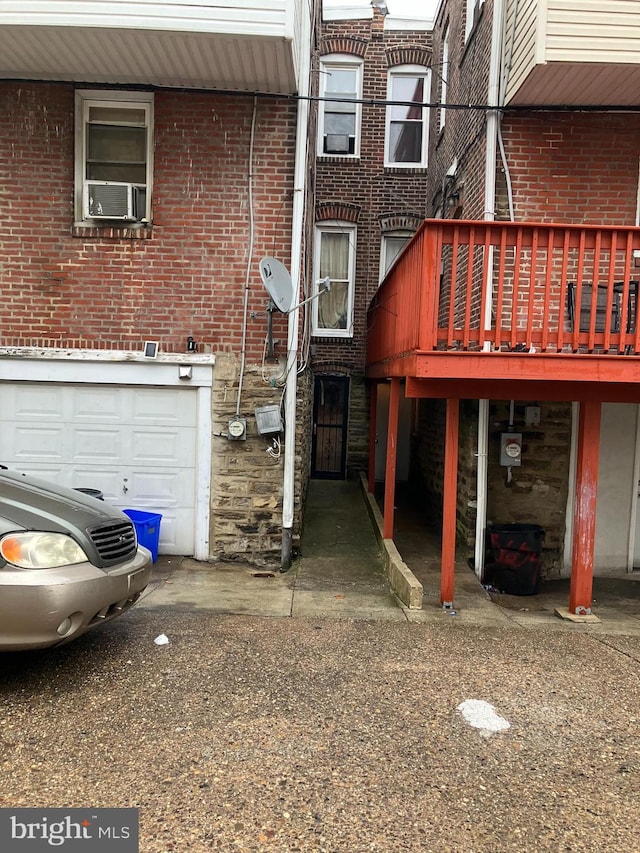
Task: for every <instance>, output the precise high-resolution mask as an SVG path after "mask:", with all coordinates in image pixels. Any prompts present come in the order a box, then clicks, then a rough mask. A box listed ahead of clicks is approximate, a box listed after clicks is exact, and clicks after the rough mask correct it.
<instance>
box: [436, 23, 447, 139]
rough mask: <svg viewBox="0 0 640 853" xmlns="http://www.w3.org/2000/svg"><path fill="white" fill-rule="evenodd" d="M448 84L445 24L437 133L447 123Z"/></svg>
mask: <svg viewBox="0 0 640 853" xmlns="http://www.w3.org/2000/svg"><path fill="white" fill-rule="evenodd" d="M448 82H449V25H448V24H447V26H446V28H445V31H444V33H443V36H442V60H441V62H440V104H441V106H440V117H439V119H438V132H440V131H441V130H442V128H443V127H444V126H445V124H446V121H447V111H446V109H445V104H446V103H447V89H448Z"/></svg>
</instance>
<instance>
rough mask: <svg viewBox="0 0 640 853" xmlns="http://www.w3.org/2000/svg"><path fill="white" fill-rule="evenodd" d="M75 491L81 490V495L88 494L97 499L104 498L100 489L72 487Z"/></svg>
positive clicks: (101, 499)
mask: <svg viewBox="0 0 640 853" xmlns="http://www.w3.org/2000/svg"><path fill="white" fill-rule="evenodd" d="M74 491H75V492H82V494H83V495H90V496H91V497H92V498H97V499H98V500H99V501H103V500H104V495H103V494H102V492H101V491H100V489H84V488H81V487H78V488H76V489H74Z"/></svg>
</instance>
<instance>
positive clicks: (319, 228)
mask: <svg viewBox="0 0 640 853" xmlns="http://www.w3.org/2000/svg"><path fill="white" fill-rule="evenodd" d="M336 233H340V234H347V235H348V238H349V259H348V271H347V279H346V281H347V283H348V292H347V326H346V328H345V329H325V328H319V326H318V322H319V312H318V301H319V300H320V299H323V298H324V297H323V296H322V295H320V296H318V297H317V298H315V299H313V300H312V302H311V334H312V335H313V336H314V337H316V338H352V337H353V306H354V295H355V270H356V236H357V228H356V226H355V225H353V224H352V223H351V222H340V221H335V220H334V221H330V222H321V223H319V224H318V225H316V228H315V235H314V252H313V258H314V261H313V288H312V295H313V296H316V294H317V293H318V292H319V290H320V281H321V279H322V277H323V276H322V273H323V272H324V271H323V270H321V268H320V257H321V243H322V235H323V234H336Z"/></svg>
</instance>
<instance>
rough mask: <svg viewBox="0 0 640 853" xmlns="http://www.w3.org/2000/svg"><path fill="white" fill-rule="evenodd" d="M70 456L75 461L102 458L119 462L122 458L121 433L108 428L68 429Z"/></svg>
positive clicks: (104, 460) (103, 460)
mask: <svg viewBox="0 0 640 853" xmlns="http://www.w3.org/2000/svg"><path fill="white" fill-rule="evenodd" d="M68 436H69V439H70V440H69V453H68V458H70V459H72V460H74V461H75V462H83V461H84V460H85V459H86V460H91V461H95V460H100V461H102V462H104V463H111V464H114V465H115V464H117V463H118V462H119V461H120V459H121V458H122V440H121V433H120V432H119V431H118V430H114V429H111V430H106V429H85V428H82V429H73V430H69V431H68Z"/></svg>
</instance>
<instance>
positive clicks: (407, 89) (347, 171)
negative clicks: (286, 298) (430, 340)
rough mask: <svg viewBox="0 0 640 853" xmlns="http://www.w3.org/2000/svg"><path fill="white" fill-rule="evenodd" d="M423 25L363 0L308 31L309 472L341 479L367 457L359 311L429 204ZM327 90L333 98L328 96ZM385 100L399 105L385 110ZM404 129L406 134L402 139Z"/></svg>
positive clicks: (428, 59) (427, 65)
mask: <svg viewBox="0 0 640 853" xmlns="http://www.w3.org/2000/svg"><path fill="white" fill-rule="evenodd" d="M427 27H428V24H427V23H426V22H424V23H423V24H421V23H419V22H407V21H404V22H403V21H399V20H397V19H393V18H391V17H390V16H389V15H387V14H386V12H385V10H383V9H381V8H380V7H379V6H378V4H372V7H370V8H369V9H366V8H365V9H360V10H353V9H352V10H351V12H350V13H347V12H344V11H343V13H342V14H336V13H335V12H334V13H333V14H332V13H331V11H330V10H325V14H324V17H323V20H322V23H321V26H320V30H319V33H318V39H317V50H316V52H315V54H314V57H313V68H314V83H315V86H316V89H315V91H316V92H317V94H318V97H319V101H318V106H317V111H316V121H317V138H316V140H314V143H313V145H314V151H315V167H314V178H313V187H314V209H313V223H312V224H313V231H314V233H313V235H311V234H310V239H312V240H313V246H314V265H313V273H312V274H313V278H314V282H317V281H318V280H320V279H323V278H324V277H325V276H327V275H329V276H330V277H331V279H332V290H331V293H329V294H327V295H322V296H320V297H319V299H318V300H317V304H316V305H315V306H314V307H313V310H312V311H311V312H310V315H311V316H310V318H309V319H310V323H311V327H310V339H309V363H310V366H311V370H312V373H313V381H314V412H313V425H314V426H313V447H312V455H311V475H312V476H316V477H325V478H344V477H345V476H354V475H357V473H358V472H359V471H361V470H365V469H366V467H367V458H368V417H369V408H368V406H369V404H368V397H367V394H366V385H365V382H364V365H365V349H366V335H367V328H366V312H367V308H368V306H369V303H370V301H371V299H372V297H373V295H374V294H375V292H376V290H377V288H378V285H379V283H380V280H381V279H382V277H383V275H384V273H385V271H386V269H387V268H388V267H389V266H390V265H391V264H392V262H393V260H394V258H395V257H396V255H397V253H398V252H399V251H400V250H401V248H402V246H403V245H404V244H405V243H406V242H407V241H408V239H409V238H410V237H411V236H412V235H413V233H414V232H415V231H416V229H417V228H418V226H419V225H420V223H421V222H422V220H423V219H424V217H425V215H426V214H427V211H428V207H427V195H426V188H427V174H428V169H429V162H428V146H429V132H430V128H429V111H428V109H427V108H425V107H424V106H423V103H424V102H425V101H428V100H429V98H430V96H431V90H432V85H433V75H432V67H431V65H432V50H431V34H430V32H429V31H428V29H427ZM330 95H334V96H335V97H337V98H342V99H343V101H344V102H343V103H340V102H333V101H330V100H327V98H329V96H330ZM393 98H395V99H396V100H404V101H406V102H407V104H406V106H397V107H395V108H393V109H391V108H387V107H386V106H385V103H386V101H387V100H389V99H393ZM403 129H404V135H403V133H402V130H403ZM390 134H391V136H390ZM403 139H404V140H406V139H410V145H409V146H406V147H405V148H404V149H403V148H402V142H403ZM315 286H316V288H317V286H318V285H317V284H316V285H315ZM383 402H384V401H382V400H381V404H382V403H383ZM405 476H406V475H405Z"/></svg>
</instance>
